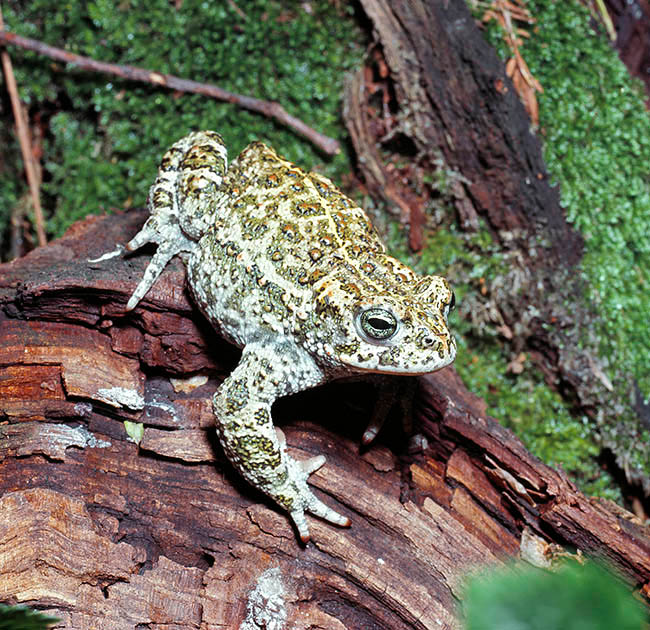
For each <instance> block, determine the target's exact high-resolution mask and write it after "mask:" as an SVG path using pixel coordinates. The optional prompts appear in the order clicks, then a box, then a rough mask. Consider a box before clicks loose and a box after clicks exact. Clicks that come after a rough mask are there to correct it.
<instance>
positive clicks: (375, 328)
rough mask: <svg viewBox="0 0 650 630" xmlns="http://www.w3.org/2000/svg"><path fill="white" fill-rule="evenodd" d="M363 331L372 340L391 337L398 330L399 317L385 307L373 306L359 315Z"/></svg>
mask: <svg viewBox="0 0 650 630" xmlns="http://www.w3.org/2000/svg"><path fill="white" fill-rule="evenodd" d="M357 321H358V323H359V327H360V328H361V332H362V333H363V334H364V335H366V336H367V337H369V338H370V340H371V341H372V340H380V341H381V340H383V339H389V338H390V337H392V336H393V335H394V334H395V333H396V332H397V319H396V317H395V315H393V314H392V313H391V312H390V311H388V310H386V309H385V308H379V307H376V306H375V307H372V308H369V309H367V310H365V311H363V312H362V313H361V314H360V315H359V316H358V320H357Z"/></svg>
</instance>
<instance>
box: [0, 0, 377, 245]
mask: <svg viewBox="0 0 650 630" xmlns="http://www.w3.org/2000/svg"><path fill="white" fill-rule="evenodd" d="M233 4H234V3H233ZM6 5H7V6H3V11H4V19H5V23H6V25H7V28H8V29H9V30H13V31H15V32H17V33H19V34H21V35H25V36H27V37H33V38H35V39H40V40H42V41H44V42H46V43H48V44H51V45H53V46H57V47H60V48H65V49H66V50H69V51H71V52H75V53H78V54H81V55H85V56H88V57H93V58H96V59H100V60H103V61H108V62H112V63H118V64H130V65H135V66H141V67H143V68H149V69H152V70H157V71H160V72H165V73H170V74H175V75H177V76H181V77H184V78H188V79H194V80H196V81H201V82H205V83H213V84H216V85H218V86H220V87H223V88H225V89H227V90H230V91H232V92H237V93H240V94H244V95H250V96H254V97H257V98H261V99H266V100H275V101H278V102H280V103H281V104H282V105H283V106H284V108H285V109H286V110H287V111H288V112H289V113H291V114H292V115H294V116H296V117H298V118H300V119H302V120H303V121H304V122H306V123H307V124H308V125H310V126H312V127H314V128H315V129H317V130H318V131H320V132H322V133H324V134H326V135H330V136H332V137H335V138H337V139H338V140H340V141H345V138H346V136H345V132H344V129H343V125H342V123H341V119H340V98H341V92H342V85H343V78H344V75H345V73H346V71H348V70H349V69H351V68H354V67H357V66H358V65H359V63H360V60H361V56H362V53H363V39H364V36H363V34H362V32H361V30H360V29H359V28H358V27H357V25H356V23H355V21H354V19H353V16H352V15H351V9H348V8H343V9H341V10H340V11H341V12H340V13H338V12H337V11H336V9H335V7H334V6H333V4H332V3H330V2H326V1H325V0H322V1H317V2H311V3H310V4H309V7H310V8H309V10H307V9H306V8H305V6H304V5H303V3H300V2H289V3H286V2H280V1H279V0H278V1H267V0H256V1H253V0H251V1H249V2H246V3H242V4H241V5H240V6H241V8H242V9H243V10H244V11H245V16H246V17H241V16H240V15H239V14H238V13H237V12H236V11H235V10H234V8H233V6H231V5H230V4H228V3H206V2H201V1H198V0H186V1H185V2H183V3H181V5H180V8H178V9H176V8H175V7H174V4H173V3H171V4H170V3H169V2H167V0H157V1H155V2H143V1H137V0H125V1H123V2H119V3H115V2H108V1H106V0H98V1H95V2H87V3H83V2H77V3H75V2H73V3H70V2H68V3H57V2H53V1H52V0H35V1H33V2H17V1H13V2H8V3H6ZM11 54H12V59H13V63H14V68H15V71H16V76H17V80H18V84H19V86H20V89H21V97H22V99H23V100H24V101H25V102H26V103H27V104H28V105H29V107H30V109H31V111H32V112H45V113H47V112H48V111H54V112H56V115H55V116H54V118H53V119H52V121H51V125H50V129H49V134H48V137H47V139H46V143H45V155H44V157H43V163H44V165H45V182H46V185H45V186H44V193H45V195H44V205H45V210H46V214H47V216H48V217H49V220H48V231H49V232H50V234H51V235H53V236H56V235H59V234H61V232H62V231H63V230H64V229H65V228H66V227H67V226H68V225H69V224H70V223H71V222H73V221H75V220H77V219H78V218H80V217H82V216H85V215H86V214H88V213H98V212H103V211H105V210H109V209H111V208H124V207H128V206H132V205H142V204H144V202H145V199H146V195H147V191H148V188H149V186H150V185H151V183H152V181H153V179H154V177H155V173H156V168H157V163H158V161H159V159H160V157H161V155H162V154H163V152H164V151H165V150H166V149H167V148H168V147H169V146H170V145H171V144H172V143H173V142H174V141H175V140H177V139H178V138H180V137H181V136H183V135H184V134H186V133H187V132H189V131H190V130H193V129H199V128H203V129H216V130H218V131H219V132H220V133H221V134H222V135H223V136H224V138H225V140H226V143H227V145H228V147H229V150H230V154H231V157H234V156H235V155H237V153H238V152H239V151H240V150H241V149H243V148H244V147H245V146H246V145H247V144H248V143H249V142H250V141H252V140H255V139H261V140H265V141H267V142H269V143H270V144H272V145H273V146H274V147H275V148H276V149H277V150H278V151H279V152H280V153H281V154H283V155H285V156H286V157H288V158H289V159H291V160H293V161H295V162H297V163H299V164H300V165H301V166H303V167H306V168H308V169H311V168H316V169H318V170H320V171H322V172H324V173H325V174H326V175H327V176H329V177H332V178H333V179H335V180H340V176H341V174H342V173H344V172H348V171H349V170H350V163H349V158H348V155H347V154H346V153H345V152H342V153H341V154H340V155H338V156H336V157H334V158H333V159H328V158H325V157H324V156H323V155H321V154H320V153H319V152H318V151H317V150H316V149H315V148H314V147H313V146H312V145H311V144H309V143H308V142H307V141H306V140H303V139H302V138H300V137H298V136H296V135H295V134H294V133H293V132H291V131H289V130H288V129H286V128H284V127H281V126H280V125H278V124H277V123H275V122H273V121H272V120H270V119H268V118H265V117H263V116H261V115H257V114H253V113H251V112H248V111H245V110H242V109H239V108H237V107H235V106H234V105H230V104H228V103H222V102H218V101H215V100H212V99H209V98H207V97H203V96H199V95H192V94H183V95H181V94H177V93H174V92H172V91H170V90H166V89H162V88H160V89H159V88H156V87H154V86H148V85H141V84H138V83H135V82H130V81H124V80H120V79H117V78H115V77H112V76H107V75H101V74H93V73H90V72H84V71H81V70H79V69H76V68H74V67H71V66H67V67H66V66H63V65H61V64H55V63H53V62H52V61H51V60H50V59H47V58H45V57H42V56H38V55H36V54H34V53H31V52H28V51H23V50H21V49H18V48H12V49H11ZM2 115H3V118H4V120H5V125H6V127H7V128H9V127H10V126H11V118H10V116H11V114H10V112H7V111H5V112H2ZM4 157H5V159H6V160H7V162H6V164H7V165H8V168H6V169H5V170H4V171H2V172H0V207H1V208H10V207H11V206H12V203H13V201H14V197H15V194H13V193H12V192H11V189H10V188H8V182H15V181H21V173H22V166H21V162H20V157H19V153H18V151H17V147H15V146H12V150H11V153H10V154H8V155H6V156H4ZM1 218H2V217H0V219H1ZM3 227H4V226H2V225H0V232H1V231H2V229H3Z"/></svg>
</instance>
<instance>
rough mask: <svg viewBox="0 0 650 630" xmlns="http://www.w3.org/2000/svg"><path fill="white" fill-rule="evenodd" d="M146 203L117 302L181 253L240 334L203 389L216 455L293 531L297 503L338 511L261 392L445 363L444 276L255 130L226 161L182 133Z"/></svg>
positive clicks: (299, 510)
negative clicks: (394, 249)
mask: <svg viewBox="0 0 650 630" xmlns="http://www.w3.org/2000/svg"><path fill="white" fill-rule="evenodd" d="M149 206H150V210H151V216H150V217H149V219H148V221H147V223H146V224H145V226H144V227H143V229H142V230H141V231H140V232H139V233H138V234H137V235H136V236H135V238H134V239H133V240H132V241H131V242H130V243H129V244H128V249H130V250H134V249H137V248H139V247H141V246H142V245H143V244H145V243H147V242H156V243H158V250H157V251H156V254H155V255H154V257H153V259H152V261H151V263H150V264H149V267H148V268H147V271H146V272H145V275H144V277H143V279H142V281H141V283H140V284H139V286H138V287H137V289H136V291H135V292H134V294H133V296H132V297H131V299H130V300H129V303H128V305H127V308H129V309H132V308H134V307H135V306H136V305H137V303H138V302H139V300H140V299H142V297H143V296H144V295H145V294H146V292H147V291H148V290H149V288H150V287H151V286H152V285H153V283H154V282H155V280H156V278H157V277H158V275H159V274H160V272H161V271H162V269H163V268H164V267H165V265H166V264H167V262H168V261H169V259H170V258H172V257H173V256H175V255H177V254H179V255H181V257H182V258H183V260H184V261H185V264H186V266H187V273H188V281H189V286H190V288H191V290H192V294H193V296H194V299H195V301H196V303H197V304H198V305H199V307H200V308H201V310H202V311H203V313H204V314H205V315H206V316H207V318H208V319H209V320H210V322H211V323H212V324H213V326H214V327H215V328H216V329H217V330H218V331H219V332H220V333H221V334H222V335H223V336H225V337H226V338H227V339H229V340H231V341H232V342H233V343H235V344H236V345H238V346H240V347H241V348H243V353H242V358H241V361H240V363H239V365H238V366H237V368H236V369H235V370H234V372H233V373H232V374H231V375H230V376H229V377H228V378H227V379H226V380H225V381H224V382H223V384H222V385H221V387H219V389H218V391H217V393H216V394H215V397H214V411H215V415H216V419H217V428H218V433H219V437H220V439H221V442H222V444H223V447H224V451H225V452H226V454H227V456H228V458H229V459H230V461H231V462H232V463H233V465H234V466H235V467H236V468H237V469H238V470H239V471H240V473H241V474H242V475H243V476H244V477H245V478H246V479H247V480H248V481H249V482H250V483H252V484H253V485H254V486H255V487H257V488H259V489H260V490H262V491H263V492H265V493H266V494H267V495H269V496H270V497H271V498H273V499H274V501H275V502H276V503H278V504H279V505H281V506H282V507H283V508H284V509H286V510H287V511H288V512H289V514H290V515H291V517H292V518H293V520H294V522H295V524H296V527H297V529H298V532H299V534H300V536H301V538H302V540H303V541H307V540H309V530H308V527H307V522H306V520H305V516H304V513H305V512H306V511H308V512H311V513H313V514H316V515H318V516H321V517H323V518H325V519H327V520H329V521H331V522H334V523H337V524H340V525H347V524H349V521H348V519H347V518H345V517H342V516H340V515H339V514H337V513H336V512H334V511H333V510H331V509H330V508H328V507H327V506H326V505H325V504H323V503H322V502H321V501H320V500H319V499H317V498H316V496H315V495H314V494H313V493H312V492H311V490H310V489H309V487H308V485H307V477H308V476H309V474H310V473H311V472H313V471H314V470H316V469H317V468H319V467H320V466H322V465H323V463H324V461H325V459H324V458H323V457H322V456H319V457H314V458H312V459H310V460H307V461H305V462H298V461H296V460H294V459H293V458H292V457H291V456H290V455H289V454H288V453H287V451H286V446H285V444H284V440H283V438H282V435H281V434H280V435H278V433H276V430H275V428H274V426H273V422H272V419H271V405H272V404H273V402H274V401H275V400H276V399H277V398H278V397H280V396H285V395H287V394H291V393H295V392H298V391H301V390H304V389H307V388H310V387H313V386H315V385H318V384H321V383H323V382H326V381H328V380H331V379H334V378H340V377H344V376H350V375H354V374H359V373H388V374H423V373H427V372H433V371H435V370H438V369H440V368H442V367H444V366H446V365H448V364H449V363H451V362H452V361H453V359H454V356H455V353H456V346H455V342H454V340H453V338H452V336H451V334H450V332H449V329H448V328H447V314H448V311H449V308H450V307H451V306H453V293H452V291H451V289H450V288H449V285H448V284H447V281H446V280H445V279H444V278H441V277H438V276H424V277H423V276H418V275H417V274H416V273H414V272H413V271H412V270H411V269H410V268H409V267H407V266H405V265H403V264H402V263H400V262H399V261H398V260H396V259H394V258H392V257H390V256H388V255H387V254H386V253H385V249H384V246H383V244H382V243H381V241H380V240H379V238H378V235H377V233H376V232H375V230H374V228H373V227H372V225H371V224H370V222H369V220H368V218H367V216H366V215H365V213H364V212H363V211H362V210H361V209H360V208H359V207H357V206H355V204H354V203H353V202H352V201H351V200H350V199H348V198H347V197H346V196H345V195H343V194H342V193H341V192H340V191H339V190H338V189H337V188H336V187H335V186H334V185H333V184H332V182H330V181H329V180H328V179H326V178H325V177H322V176H320V175H318V174H315V173H305V172H304V171H303V170H302V169H300V168H298V167H297V166H295V165H293V164H291V163H290V162H287V161H286V160H284V159H283V158H281V157H279V156H278V155H277V154H276V153H275V151H273V149H271V148H269V147H267V146H265V145H264V144H261V143H259V142H256V143H253V144H251V145H249V146H248V147H247V148H246V149H245V150H244V151H243V152H242V153H241V154H240V155H239V157H238V158H237V159H236V160H235V161H234V162H233V163H232V164H231V165H230V167H229V168H228V167H227V164H226V149H225V147H224V145H223V141H222V139H221V137H220V136H219V135H218V134H216V133H214V132H210V131H205V132H197V133H192V134H190V135H188V136H186V137H185V138H183V139H181V140H180V141H178V142H177V143H176V144H175V145H174V146H173V147H172V148H171V149H170V150H169V151H168V152H167V153H166V154H165V156H164V157H163V160H162V163H161V167H160V171H159V174H158V178H157V179H156V182H155V183H154V185H153V186H152V188H151V192H150V195H149ZM371 433H372V434H374V433H376V428H375V429H373V430H372V431H371Z"/></svg>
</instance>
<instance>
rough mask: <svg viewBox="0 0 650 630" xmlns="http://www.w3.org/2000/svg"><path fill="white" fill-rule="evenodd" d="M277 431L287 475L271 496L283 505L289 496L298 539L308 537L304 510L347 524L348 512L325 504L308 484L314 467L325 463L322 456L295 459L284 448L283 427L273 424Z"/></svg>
mask: <svg viewBox="0 0 650 630" xmlns="http://www.w3.org/2000/svg"><path fill="white" fill-rule="evenodd" d="M276 433H277V436H278V443H279V445H280V450H281V451H282V453H283V459H284V461H285V462H286V465H287V478H286V481H285V482H284V483H283V484H282V486H280V487H278V488H277V489H276V492H277V494H276V496H275V497H274V496H272V495H271V496H272V498H274V499H275V500H276V501H277V502H278V503H279V504H280V505H283V507H284V505H285V504H286V503H285V502H287V500H289V502H290V505H291V508H290V509H289V516H290V517H291V520H292V521H293V522H294V524H295V526H296V529H297V530H298V535H299V536H300V540H301V541H302V542H303V543H305V544H306V543H308V542H309V539H310V535H309V527H308V526H307V519H306V518H305V512H309V513H310V514H313V515H314V516H318V517H320V518H322V519H323V520H325V521H328V522H330V523H333V524H334V525H340V526H341V527H350V525H351V521H350V519H349V518H347V516H342V515H341V514H339V513H338V512H336V511H334V510H333V509H332V508H330V507H328V506H327V505H325V503H323V502H322V501H321V500H320V499H319V498H318V497H316V495H315V494H314V493H313V492H312V491H311V488H310V487H309V486H308V485H307V479H308V478H309V475H311V473H313V472H315V471H317V470H318V469H319V468H320V467H321V466H322V465H323V464H324V463H325V457H324V456H323V455H317V456H316V457H310V458H309V459H305V460H303V461H298V460H296V459H294V458H293V457H291V455H289V454H288V453H287V452H286V449H287V447H286V440H285V438H284V434H283V433H282V431H281V430H280V429H277V428H276ZM269 494H270V493H269ZM276 497H277V498H276Z"/></svg>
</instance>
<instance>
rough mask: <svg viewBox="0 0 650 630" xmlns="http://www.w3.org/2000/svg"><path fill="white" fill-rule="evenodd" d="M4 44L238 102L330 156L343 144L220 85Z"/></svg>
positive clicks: (3, 35)
mask: <svg viewBox="0 0 650 630" xmlns="http://www.w3.org/2000/svg"><path fill="white" fill-rule="evenodd" d="M0 44H13V45H14V46H20V47H21V48H26V49H27V50H33V51H35V52H37V53H39V54H41V55H46V56H47V57H51V58H52V59H57V60H59V61H63V62H66V63H73V64H75V65H77V66H79V67H80V68H82V69H84V70H92V71H94V72H105V73H107V74H114V75H116V76H118V77H122V78H124V79H129V80H131V81H143V82H145V83H153V84H154V85H161V86H163V87H168V88H172V89H174V90H179V91H181V92H194V93H196V94H204V95H205V96H210V97H211V98H214V99H217V100H218V101H226V102H228V103H234V104H235V105H239V106H240V107H243V108H244V109H249V110H251V111H254V112H258V113H260V114H264V115H265V116H267V117H270V118H275V119H276V120H277V121H278V122H280V123H281V124H283V125H286V126H287V127H291V128H293V129H294V130H295V131H296V132H298V133H299V134H300V135H302V136H304V137H305V138H307V139H308V140H309V141H310V142H312V143H313V144H315V145H316V146H317V147H318V148H320V149H321V150H322V151H324V152H325V153H327V154H328V155H334V154H336V153H338V152H339V150H340V149H339V143H338V142H337V141H336V140H334V138H329V137H328V136H324V135H323V134H321V133H318V132H317V131H316V130H314V129H312V128H311V127H309V126H308V125H306V124H305V123H304V122H302V120H299V119H298V118H295V117H294V116H291V115H290V114H288V113H287V112H286V111H285V110H284V108H283V107H282V106H281V105H280V104H279V103H275V102H271V101H262V100H260V99H257V98H252V97H250V96H242V95H240V94H233V93H232V92H228V91H226V90H223V89H221V88H219V87H217V86H216V85H210V84H207V83H198V82H197V81H190V80H189V79H181V78H180V77H175V76H173V75H171V74H162V73H160V72H153V71H151V70H145V69H143V68H136V67H135V66H120V65H117V64H113V63H105V62H103V61H96V60H95V59H91V58H90V57H82V56H81V55H75V54H74V53H70V52H67V51H65V50H62V49H61V48H55V47H53V46H48V45H47V44H44V43H43V42H39V41H37V40H35V39H28V38H27V37H21V36H20V35H16V34H15V33H11V32H9V31H2V30H0Z"/></svg>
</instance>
